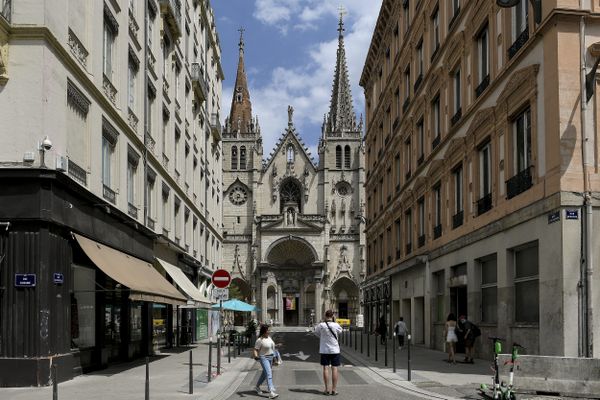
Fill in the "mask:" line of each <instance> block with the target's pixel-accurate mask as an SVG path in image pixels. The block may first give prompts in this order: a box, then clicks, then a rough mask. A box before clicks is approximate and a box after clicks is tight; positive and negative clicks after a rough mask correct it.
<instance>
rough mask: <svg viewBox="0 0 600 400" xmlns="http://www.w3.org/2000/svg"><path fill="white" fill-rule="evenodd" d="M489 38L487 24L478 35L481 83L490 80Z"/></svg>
mask: <svg viewBox="0 0 600 400" xmlns="http://www.w3.org/2000/svg"><path fill="white" fill-rule="evenodd" d="M488 41H489V38H488V26H487V24H486V25H485V27H483V29H482V30H481V31H480V32H479V35H478V36H477V53H478V54H477V55H478V62H479V65H478V67H479V69H478V73H479V85H481V84H482V83H484V81H485V80H488V82H489V73H490V70H489V65H490V54H489V43H488Z"/></svg>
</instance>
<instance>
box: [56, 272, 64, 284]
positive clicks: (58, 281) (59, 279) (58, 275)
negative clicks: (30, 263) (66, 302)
mask: <svg viewBox="0 0 600 400" xmlns="http://www.w3.org/2000/svg"><path fill="white" fill-rule="evenodd" d="M53 280H54V283H56V284H57V285H62V284H63V283H65V277H64V276H63V274H61V273H58V272H55V273H54V277H53Z"/></svg>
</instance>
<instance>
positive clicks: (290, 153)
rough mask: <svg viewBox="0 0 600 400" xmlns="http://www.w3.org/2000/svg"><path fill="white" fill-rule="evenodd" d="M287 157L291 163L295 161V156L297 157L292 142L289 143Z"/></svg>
mask: <svg viewBox="0 0 600 400" xmlns="http://www.w3.org/2000/svg"><path fill="white" fill-rule="evenodd" d="M286 157H287V162H289V163H293V162H294V158H295V154H294V146H292V145H291V144H290V145H288V147H287V150H286Z"/></svg>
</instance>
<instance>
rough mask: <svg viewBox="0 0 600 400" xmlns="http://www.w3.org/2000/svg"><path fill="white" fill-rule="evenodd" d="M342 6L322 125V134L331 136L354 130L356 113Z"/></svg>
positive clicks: (355, 127) (355, 129)
mask: <svg viewBox="0 0 600 400" xmlns="http://www.w3.org/2000/svg"><path fill="white" fill-rule="evenodd" d="M345 14H346V12H345V10H344V9H343V7H340V20H339V24H338V33H339V36H338V50H337V61H336V65H335V74H334V77H333V90H332V93H331V106H330V108H329V115H328V116H326V118H325V125H324V127H323V131H324V134H326V135H331V136H343V134H344V133H346V132H353V133H354V132H356V131H357V130H358V129H357V124H356V114H355V113H354V106H353V103H352V93H351V91H350V79H349V78H348V66H347V64H346V49H345V48H344V15H345Z"/></svg>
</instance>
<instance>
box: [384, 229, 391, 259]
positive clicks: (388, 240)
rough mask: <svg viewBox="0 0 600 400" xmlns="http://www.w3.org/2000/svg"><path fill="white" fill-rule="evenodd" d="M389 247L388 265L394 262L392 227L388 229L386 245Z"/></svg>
mask: <svg viewBox="0 0 600 400" xmlns="http://www.w3.org/2000/svg"><path fill="white" fill-rule="evenodd" d="M385 245H386V247H387V264H389V263H391V262H392V227H391V226H390V227H389V228H387V231H386V243H385Z"/></svg>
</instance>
